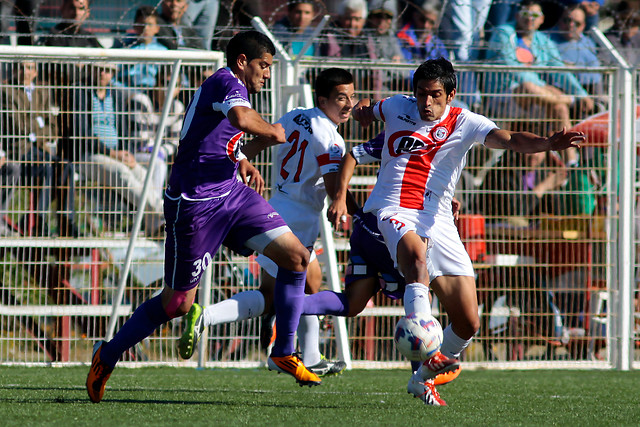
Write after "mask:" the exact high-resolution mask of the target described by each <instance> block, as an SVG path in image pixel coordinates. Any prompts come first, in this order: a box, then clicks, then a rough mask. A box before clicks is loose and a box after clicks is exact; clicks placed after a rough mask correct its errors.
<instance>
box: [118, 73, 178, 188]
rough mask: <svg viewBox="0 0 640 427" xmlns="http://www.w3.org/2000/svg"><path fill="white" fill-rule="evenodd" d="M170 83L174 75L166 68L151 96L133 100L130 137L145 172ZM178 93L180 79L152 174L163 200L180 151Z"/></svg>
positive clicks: (136, 156)
mask: <svg viewBox="0 0 640 427" xmlns="http://www.w3.org/2000/svg"><path fill="white" fill-rule="evenodd" d="M170 81H171V71H170V70H169V69H167V68H161V69H160V72H159V73H158V76H157V82H156V86H155V87H154V88H153V89H152V90H150V91H149V95H146V94H144V93H142V92H137V93H135V94H134V95H133V96H132V97H131V101H130V103H131V108H130V111H131V120H132V123H131V130H132V132H131V136H132V137H133V140H134V145H135V147H136V153H135V159H136V162H138V163H139V164H141V165H143V166H144V167H146V168H148V164H149V160H150V159H151V152H152V151H153V145H154V142H155V138H156V132H157V131H158V126H159V124H160V120H161V118H162V110H163V107H164V103H165V99H166V95H167V88H168V87H169V83H170ZM179 92H180V77H178V83H177V84H176V89H175V90H174V91H173V92H172V93H171V101H170V102H171V109H170V110H169V115H168V116H167V121H166V122H165V128H164V134H163V138H162V142H161V146H160V151H159V152H158V159H157V160H156V165H155V167H154V170H153V184H152V185H153V189H154V191H156V192H157V194H158V198H159V199H162V198H163V197H164V187H165V181H166V178H167V172H168V168H169V166H170V165H171V164H173V158H174V156H175V154H176V152H177V151H178V143H179V142H180V130H181V129H182V118H183V115H184V104H183V103H182V102H181V101H180V100H179V99H178V98H177V96H178V93H179Z"/></svg>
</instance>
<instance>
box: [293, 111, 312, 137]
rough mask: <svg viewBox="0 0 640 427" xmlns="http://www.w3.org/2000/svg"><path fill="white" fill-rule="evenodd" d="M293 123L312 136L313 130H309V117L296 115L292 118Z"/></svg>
mask: <svg viewBox="0 0 640 427" xmlns="http://www.w3.org/2000/svg"><path fill="white" fill-rule="evenodd" d="M293 122H294V123H295V124H297V125H298V126H301V127H302V128H304V130H306V131H307V132H309V133H310V134H311V135H313V129H311V120H309V117H307V116H305V115H304V114H298V115H297V116H295V117H294V118H293Z"/></svg>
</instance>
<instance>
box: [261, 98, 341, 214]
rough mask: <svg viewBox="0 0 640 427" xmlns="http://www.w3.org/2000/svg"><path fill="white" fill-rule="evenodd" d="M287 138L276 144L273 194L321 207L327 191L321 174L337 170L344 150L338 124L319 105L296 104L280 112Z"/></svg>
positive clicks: (315, 207) (317, 207)
mask: <svg viewBox="0 0 640 427" xmlns="http://www.w3.org/2000/svg"><path fill="white" fill-rule="evenodd" d="M278 123H280V124H282V126H283V127H284V130H285V133H286V135H287V142H286V143H284V144H281V145H280V146H278V151H277V154H276V161H275V162H274V167H275V168H277V170H276V176H277V179H276V184H275V188H274V192H273V194H272V197H278V198H280V197H285V198H287V199H291V200H294V201H297V202H302V203H305V204H307V205H309V206H311V207H312V208H314V209H316V210H317V211H318V212H320V211H321V210H322V207H323V205H324V198H325V196H326V192H325V189H324V181H323V180H322V176H323V175H325V174H327V173H329V172H337V171H338V167H339V166H340V161H341V160H342V156H344V153H345V144H344V139H343V138H342V136H341V135H340V134H339V133H338V130H337V128H338V126H337V125H336V124H335V123H334V122H333V121H332V120H331V119H329V118H328V117H327V116H326V114H324V113H323V112H322V111H321V110H320V109H319V108H317V107H316V108H310V109H303V108H297V109H295V110H292V111H290V112H288V113H287V114H285V115H284V116H282V117H281V118H280V120H278Z"/></svg>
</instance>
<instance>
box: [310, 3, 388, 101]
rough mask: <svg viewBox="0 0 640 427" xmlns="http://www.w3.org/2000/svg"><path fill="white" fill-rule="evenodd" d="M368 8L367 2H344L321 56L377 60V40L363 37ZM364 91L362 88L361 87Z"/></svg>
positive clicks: (341, 4) (323, 45) (328, 34)
mask: <svg viewBox="0 0 640 427" xmlns="http://www.w3.org/2000/svg"><path fill="white" fill-rule="evenodd" d="M367 14H368V8H367V3H366V2H365V0H342V1H341V2H340V4H339V5H338V16H337V19H336V22H335V23H334V24H333V25H332V27H331V28H330V29H329V30H328V31H327V33H326V34H325V41H324V43H323V44H322V45H321V46H320V55H322V56H328V57H332V58H359V59H376V56H375V55H376V52H375V40H374V39H373V38H372V37H362V36H363V35H364V34H363V30H364V24H365V20H366V19H367ZM360 88H361V89H362V87H361V86H360Z"/></svg>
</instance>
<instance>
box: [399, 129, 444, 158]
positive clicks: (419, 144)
mask: <svg viewBox="0 0 640 427" xmlns="http://www.w3.org/2000/svg"><path fill="white" fill-rule="evenodd" d="M388 144H389V154H390V155H391V156H393V157H397V156H400V155H402V154H406V153H418V152H420V153H419V154H424V153H428V152H429V151H431V150H432V149H433V148H435V147H437V144H436V143H435V142H433V141H432V140H431V139H429V137H427V136H425V135H422V134H420V133H417V132H411V131H400V132H396V133H394V134H393V135H391V136H390V137H389V141H388Z"/></svg>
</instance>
